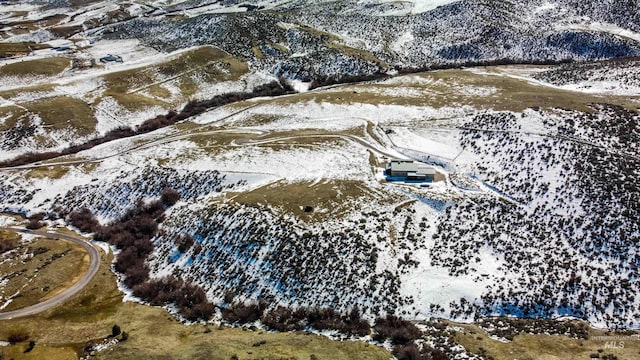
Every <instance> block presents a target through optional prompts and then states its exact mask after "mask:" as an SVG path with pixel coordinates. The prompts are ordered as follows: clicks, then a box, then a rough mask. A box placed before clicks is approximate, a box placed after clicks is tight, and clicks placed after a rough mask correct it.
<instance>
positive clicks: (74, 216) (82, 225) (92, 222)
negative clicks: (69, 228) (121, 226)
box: [67, 208, 100, 232]
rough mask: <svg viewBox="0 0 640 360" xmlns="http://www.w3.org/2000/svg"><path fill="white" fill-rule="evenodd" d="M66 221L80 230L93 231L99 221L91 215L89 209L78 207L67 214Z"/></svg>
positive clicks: (97, 227)
mask: <svg viewBox="0 0 640 360" xmlns="http://www.w3.org/2000/svg"><path fill="white" fill-rule="evenodd" d="M67 221H69V223H70V224H71V225H73V226H75V227H77V228H78V229H79V230H80V231H82V232H95V231H97V230H98V229H99V228H100V223H98V221H97V220H96V219H95V218H94V217H93V214H92V213H91V210H89V209H87V208H82V209H78V210H76V211H73V212H72V213H70V214H69V216H68V218H67Z"/></svg>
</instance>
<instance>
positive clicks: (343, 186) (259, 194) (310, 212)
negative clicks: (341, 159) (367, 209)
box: [227, 180, 380, 222]
mask: <svg viewBox="0 0 640 360" xmlns="http://www.w3.org/2000/svg"><path fill="white" fill-rule="evenodd" d="M227 196H228V197H231V198H232V199H233V201H235V202H237V203H239V204H245V205H256V204H260V205H266V206H269V207H272V208H274V209H277V210H278V211H280V212H284V213H288V214H292V215H295V216H297V217H298V218H299V219H301V220H305V221H311V222H314V221H323V220H328V219H336V218H340V217H341V216H343V215H345V214H347V213H349V212H352V211H354V209H357V204H358V203H360V202H362V201H365V202H366V201H379V200H380V199H376V197H375V196H374V194H373V192H372V191H371V190H370V189H369V188H368V187H367V185H365V184H364V183H362V182H360V181H356V180H330V181H327V182H325V183H311V182H308V181H305V182H296V183H287V182H284V181H279V182H276V183H273V184H269V185H266V186H263V187H261V188H259V189H256V190H253V191H249V192H244V193H230V194H228V195H227ZM305 207H311V208H312V209H309V208H306V209H305ZM305 210H306V211H305Z"/></svg>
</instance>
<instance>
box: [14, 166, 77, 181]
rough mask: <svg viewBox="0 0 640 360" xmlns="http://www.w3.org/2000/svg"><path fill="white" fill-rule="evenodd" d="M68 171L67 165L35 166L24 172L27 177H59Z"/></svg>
mask: <svg viewBox="0 0 640 360" xmlns="http://www.w3.org/2000/svg"><path fill="white" fill-rule="evenodd" d="M68 172H69V167H68V166H47V167H37V168H33V169H31V170H28V171H26V172H25V173H24V177H25V178H27V179H44V178H48V179H61V178H62V177H63V176H65V175H66V174H67V173H68Z"/></svg>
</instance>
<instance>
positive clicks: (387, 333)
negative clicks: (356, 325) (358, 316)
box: [373, 315, 422, 345]
mask: <svg viewBox="0 0 640 360" xmlns="http://www.w3.org/2000/svg"><path fill="white" fill-rule="evenodd" d="M373 329H374V330H375V332H376V334H375V335H374V336H373V339H374V340H376V341H380V342H384V341H385V340H387V339H389V340H391V342H392V343H393V344H394V345H406V344H409V343H412V342H413V341H414V340H417V339H419V338H420V337H421V336H422V332H421V331H420V329H418V328H417V327H416V326H415V325H413V324H412V323H411V322H409V321H407V320H403V319H401V318H399V317H396V316H393V315H387V317H385V318H378V319H376V322H375V325H374V327H373Z"/></svg>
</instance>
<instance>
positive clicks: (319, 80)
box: [309, 72, 389, 90]
mask: <svg viewBox="0 0 640 360" xmlns="http://www.w3.org/2000/svg"><path fill="white" fill-rule="evenodd" d="M388 77H389V75H387V74H385V73H383V72H376V73H373V74H365V75H339V76H326V75H324V76H318V77H316V78H315V79H313V80H312V81H311V84H310V85H309V90H313V89H317V88H319V87H323V86H330V85H337V84H349V83H357V82H363V81H373V80H382V79H386V78H388Z"/></svg>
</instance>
